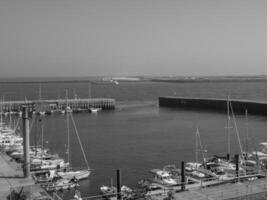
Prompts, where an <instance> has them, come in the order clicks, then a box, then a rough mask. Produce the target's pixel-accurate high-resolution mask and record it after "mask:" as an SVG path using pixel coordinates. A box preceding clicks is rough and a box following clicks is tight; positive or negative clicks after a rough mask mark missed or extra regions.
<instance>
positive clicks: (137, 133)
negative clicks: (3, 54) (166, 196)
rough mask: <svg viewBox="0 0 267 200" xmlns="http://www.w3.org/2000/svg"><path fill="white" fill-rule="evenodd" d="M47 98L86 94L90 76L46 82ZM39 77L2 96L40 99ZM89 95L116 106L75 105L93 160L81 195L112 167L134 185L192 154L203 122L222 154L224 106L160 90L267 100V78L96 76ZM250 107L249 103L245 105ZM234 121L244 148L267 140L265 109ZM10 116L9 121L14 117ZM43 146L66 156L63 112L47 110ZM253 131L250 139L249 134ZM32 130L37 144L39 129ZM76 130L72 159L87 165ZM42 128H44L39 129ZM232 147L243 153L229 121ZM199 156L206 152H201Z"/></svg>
mask: <svg viewBox="0 0 267 200" xmlns="http://www.w3.org/2000/svg"><path fill="white" fill-rule="evenodd" d="M41 87H42V94H41V98H43V99H56V98H65V90H66V89H67V90H68V91H69V98H73V97H75V96H76V97H77V98H79V97H80V98H85V97H88V95H89V92H88V91H89V86H88V84H87V83H47V84H42V86H41ZM39 88H40V85H39V84H30V83H27V84H0V96H4V97H5V100H23V99H25V97H26V98H27V99H38V98H39V97H40V96H39ZM90 90H91V92H90V93H91V97H96V98H97V97H101V98H115V99H116V109H115V110H112V111H102V112H99V113H97V114H93V113H77V114H76V113H73V117H74V120H75V122H76V126H77V128H78V132H79V135H80V137H81V141H82V143H83V145H84V150H85V152H86V156H87V159H88V161H89V165H90V167H91V168H92V169H93V171H92V174H91V175H90V177H89V179H88V180H85V181H81V182H80V185H81V187H80V189H81V193H82V196H90V195H97V194H99V187H100V186H101V185H103V184H105V185H110V182H111V179H113V182H114V184H115V180H116V179H115V170H116V169H121V170H122V184H123V185H127V186H129V187H136V186H137V182H138V180H139V179H141V178H144V177H145V176H148V175H149V173H148V171H149V170H150V169H153V168H162V167H163V166H164V165H168V164H175V165H176V166H177V167H180V162H181V161H182V160H183V161H194V160H195V149H194V146H195V132H196V128H197V127H198V128H199V131H200V135H201V140H202V143H203V146H204V148H205V149H206V150H207V152H208V155H215V154H217V155H225V154H226V151H227V134H226V129H225V127H226V120H227V117H226V112H205V111H196V110H183V109H174V108H160V107H158V101H157V100H158V97H159V96H168V95H171V96H186V97H218V98H226V97H227V95H229V96H230V97H231V98H237V99H249V100H266V97H267V82H229V83H219V82H215V83H157V82H121V83H120V84H119V85H114V84H92V85H91V87H90ZM248 112H249V111H248ZM236 118H237V126H238V130H239V132H240V135H241V138H242V142H243V148H244V149H245V148H246V147H247V146H248V148H249V150H255V149H256V148H257V144H258V143H259V142H265V141H267V137H266V130H267V124H266V120H267V117H265V116H254V115H249V116H248V125H247V123H246V120H245V117H244V116H243V115H237V116H236ZM9 120H10V118H9V117H6V118H5V121H6V122H7V123H9ZM39 123H40V124H43V128H44V132H43V133H44V141H45V147H47V148H49V149H50V150H51V151H52V152H55V153H58V154H59V155H60V156H61V157H66V154H65V153H66V143H67V136H66V132H67V128H66V116H64V115H56V114H55V115H48V116H44V117H43V119H42V123H41V122H39ZM247 128H248V135H249V140H248V141H249V142H248V145H245V138H246V135H247ZM35 131H37V132H40V130H35V129H34V128H33V129H32V131H31V139H32V141H31V142H32V144H33V141H34V132H35ZM70 133H71V145H70V152H71V165H72V167H73V168H81V167H85V163H84V161H83V156H82V152H81V149H80V146H79V143H78V140H77V137H76V135H75V132H74V128H73V126H71V128H70ZM38 134H40V133H38ZM231 138H232V139H231V153H232V154H236V153H240V149H239V145H238V142H237V137H236V133H235V130H234V128H233V129H231ZM199 159H201V158H199Z"/></svg>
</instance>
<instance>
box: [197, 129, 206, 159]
mask: <svg viewBox="0 0 267 200" xmlns="http://www.w3.org/2000/svg"><path fill="white" fill-rule="evenodd" d="M197 136H198V142H199V146H200V151H201V154H202V157H203V161H204V162H205V161H206V158H205V155H204V151H205V150H204V149H203V146H202V142H201V138H200V134H199V129H198V128H197Z"/></svg>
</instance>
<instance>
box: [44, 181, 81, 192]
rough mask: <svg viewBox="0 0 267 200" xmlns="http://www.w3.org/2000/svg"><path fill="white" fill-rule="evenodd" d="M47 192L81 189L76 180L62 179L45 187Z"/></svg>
mask: <svg viewBox="0 0 267 200" xmlns="http://www.w3.org/2000/svg"><path fill="white" fill-rule="evenodd" d="M43 187H44V189H45V190H46V191H47V192H52V191H58V190H67V189H71V188H76V187H79V184H78V183H77V182H76V181H74V180H67V179H60V180H57V181H56V182H52V183H48V184H44V185H43Z"/></svg>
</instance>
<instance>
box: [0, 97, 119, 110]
mask: <svg viewBox="0 0 267 200" xmlns="http://www.w3.org/2000/svg"><path fill="white" fill-rule="evenodd" d="M0 106H1V108H2V112H10V111H13V112H19V111H22V107H23V106H27V107H28V108H29V110H31V111H40V110H45V111H51V110H59V109H66V107H67V106H68V107H70V108H71V109H73V110H85V109H88V108H101V109H102V110H112V109H115V99H110V98H83V99H80V98H79V99H78V98H77V99H49V100H26V101H4V102H0Z"/></svg>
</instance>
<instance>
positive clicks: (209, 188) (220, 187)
mask: <svg viewBox="0 0 267 200" xmlns="http://www.w3.org/2000/svg"><path fill="white" fill-rule="evenodd" d="M224 103H225V102H224ZM151 106H152V107H151ZM149 107H150V108H149ZM149 107H148V108H149V109H151V108H152V110H153V109H154V106H153V105H149ZM225 107H226V106H225V105H224V108H225ZM118 109H119V110H120V109H121V108H120V106H118ZM127 109H128V108H127ZM138 109H141V110H142V106H141V107H140V108H138ZM146 109H147V108H146ZM141 110H140V111H141ZM152 110H150V111H149V112H151V111H152ZM153 112H154V111H153ZM153 112H152V113H151V114H152V116H154V117H155V116H157V115H158V114H157V113H153ZM165 112H166V113H165ZM174 112H177V111H174ZM180 112H181V111H180ZM183 112H188V111H183ZM189 112H190V111H189ZM115 113H116V112H115ZM118 114H120V112H119V113H118ZM121 114H122V113H121ZM151 114H150V115H151ZM162 114H163V115H166V116H167V115H169V114H170V113H169V111H167V110H166V111H165V109H163V110H161V115H162ZM70 115H72V114H71V113H68V112H67V113H66V115H65V116H61V115H53V116H46V117H45V119H46V120H53V119H60V118H62V117H63V118H65V117H66V116H70ZM150 115H149V116H150ZM212 115H214V114H212ZM75 116H76V118H77V117H78V118H79V115H75ZM80 116H83V113H81V114H80ZM89 116H90V115H89ZM92 116H93V115H92ZM101 116H102V117H105V114H103V115H98V117H101ZM36 117H37V116H36ZM39 117H40V118H44V117H42V116H39ZM3 119H4V120H5V121H7V122H8V121H9V117H5V116H3ZM70 120H72V119H71V118H70ZM51 128H53V127H51ZM76 128H77V127H76ZM121 128H123V127H121ZM78 129H79V128H78ZM2 130H3V131H4V132H8V131H7V130H8V129H2ZM33 130H34V129H33ZM51 130H53V129H51ZM11 132H12V131H11ZM64 132H65V131H64ZM198 134H199V133H198ZM42 137H43V136H42ZM199 137H200V136H199ZM31 138H33V136H32V137H31ZM202 142H203V141H202ZM193 143H194V142H193ZM198 145H199V147H198V148H200V146H202V145H203V144H201V145H200V144H198ZM263 146H264V145H263ZM71 149H72V148H71ZM233 150H234V151H235V152H236V150H238V148H237V149H235V147H233ZM85 151H86V149H85ZM209 151H211V150H209ZM29 152H30V155H31V157H32V156H33V155H35V159H34V160H32V161H34V163H35V165H36V166H38V163H39V161H38V159H40V158H41V159H45V160H46V161H45V160H44V161H43V163H45V162H48V163H50V164H48V166H49V168H47V169H46V168H43V169H38V168H36V169H35V170H34V169H33V168H32V169H31V171H32V172H31V174H32V175H33V177H34V178H33V179H32V182H30V184H29V185H31V188H34V187H37V186H34V185H35V184H34V182H36V183H37V182H39V183H38V184H37V185H39V189H32V191H39V190H46V191H47V192H52V194H50V195H49V198H61V199H71V197H68V198H67V197H65V196H60V195H59V196H58V192H59V191H63V190H65V189H67V190H70V189H71V188H73V189H71V190H76V189H75V188H81V189H82V191H83V190H84V189H83V181H81V182H80V181H79V179H80V178H79V177H77V179H78V182H77V183H75V182H68V181H66V180H67V179H68V178H67V177H70V179H69V180H71V179H72V178H73V177H74V175H72V174H75V172H71V171H70V172H69V173H65V172H64V169H65V168H64V167H63V165H62V167H63V168H62V170H59V171H58V172H56V174H57V176H61V177H64V179H62V181H61V182H54V183H56V185H53V184H54V183H53V182H52V180H53V179H54V175H53V174H54V173H53V172H52V171H53V170H54V169H56V168H57V166H58V164H55V165H54V166H55V168H53V164H52V163H51V161H49V160H55V162H62V161H63V160H58V161H56V160H57V159H59V158H55V157H54V156H52V155H51V156H50V154H49V153H48V151H47V150H42V149H39V148H36V147H35V148H34V147H33V148H31V149H30V151H29ZM31 152H32V153H31ZM201 152H202V151H200V150H199V156H200V157H201ZM12 153H13V154H12ZM12 153H11V151H10V150H9V152H8V155H6V156H11V155H12V156H13V157H14V156H15V157H14V158H15V160H16V159H18V158H20V156H21V155H20V154H14V152H12ZM214 153H218V152H216V151H214ZM36 156H37V157H36ZM258 156H261V159H262V158H264V157H265V154H264V153H262V154H260V150H258ZM222 157H223V158H224V159H226V158H227V155H225V156H222ZM7 158H8V157H7ZM240 158H241V157H240ZM8 159H10V158H8ZM20 159H21V158H20ZM253 159H255V156H254V158H253ZM167 160H169V162H170V161H171V160H172V159H171V157H169V158H166V161H167ZM193 160H194V156H191V158H188V160H187V162H185V166H184V170H185V171H184V175H185V177H184V178H183V177H182V174H183V172H182V169H183V167H181V168H180V169H179V168H178V169H177V168H176V167H173V166H168V167H164V169H163V170H161V169H157V170H151V172H152V174H155V173H156V174H157V176H158V178H157V181H155V179H154V178H150V179H148V182H147V183H146V185H144V186H142V188H143V187H144V188H147V187H149V188H150V189H149V190H148V191H146V192H144V189H141V190H140V188H138V187H137V186H135V187H133V185H131V184H130V187H129V188H128V187H127V186H128V184H127V180H126V182H125V177H124V176H123V177H121V178H122V179H123V182H122V183H123V186H124V187H122V183H121V182H119V185H118V183H117V187H116V188H120V191H118V190H117V189H116V188H115V189H113V190H112V189H111V190H110V189H109V188H108V187H109V186H105V185H102V186H103V187H102V189H101V187H98V192H101V191H103V192H104V193H103V195H104V196H105V198H111V199H114V198H121V197H122V198H123V199H144V198H145V199H155V200H156V199H159V200H163V199H165V198H174V199H237V198H251V199H254V198H256V197H259V198H261V197H263V196H264V195H265V194H266V191H265V188H266V186H265V185H266V182H267V180H266V172H265V170H264V169H262V168H261V169H259V168H258V167H256V168H254V170H255V171H253V170H252V171H251V169H250V171H251V172H250V173H249V174H243V172H242V170H241V171H240V172H239V175H238V177H237V175H236V166H237V164H236V163H235V161H234V157H233V154H232V161H231V162H232V164H231V165H233V166H232V168H231V170H232V172H231V175H230V176H229V177H228V178H219V176H218V175H215V174H214V173H213V172H210V171H209V170H207V169H205V168H204V166H205V165H204V166H201V162H199V164H197V165H196V164H194V162H192V161H193ZM53 162H54V161H53ZM91 162H92V161H90V163H91ZM190 162H192V163H191V164H190ZM212 162H214V159H212ZM217 162H218V161H217ZM224 162H225V163H226V162H227V161H224ZM253 162H254V161H253ZM253 162H252V161H251V163H253ZM14 163H15V162H14ZM63 163H64V161H63ZM92 163H93V162H92ZM221 163H222V161H220V165H221ZM206 165H207V164H206ZM209 165H210V166H212V165H214V164H209ZM224 165H225V164H224ZM240 165H241V164H240ZM120 166H121V165H118V167H120ZM153 166H154V167H156V166H158V165H157V164H156V163H154V164H153ZM177 166H178V165H177ZM196 166H198V167H197V170H195V167H196ZM158 167H159V166H158ZM18 168H20V167H18ZM67 168H68V166H66V169H67ZM240 169H241V168H240ZM48 170H50V172H49V175H48V176H47V175H46V173H47V172H48ZM51 170H52V171H51ZM125 170H126V171H127V169H125V168H124V167H123V169H122V174H124V171H125ZM168 170H170V171H171V172H172V175H171V174H169V172H170V171H169V172H168ZM94 171H95V172H94ZM94 171H92V173H97V172H98V169H95V170H94ZM112 171H115V169H113V170H112ZM238 171H239V170H238ZM77 172H81V173H83V172H82V170H81V171H77ZM37 174H38V176H39V177H40V178H37V176H36V175H37ZM144 174H146V172H145V171H144ZM174 174H176V175H175V177H172V176H174ZM93 176H94V175H93ZM220 177H222V176H221V175H220ZM92 178H93V177H92ZM137 178H138V179H139V180H140V179H141V178H142V175H141V176H140V175H139V176H138V177H137ZM206 178H207V179H208V180H205V179H206ZM81 179H82V177H81ZM89 179H91V175H90V177H89ZM47 180H48V181H49V184H45V182H46V181H47ZM54 180H56V179H54ZM59 180H60V179H59ZM161 180H164V184H163V183H162V182H161ZM183 180H184V181H183ZM185 181H186V183H185V184H183V182H185ZM124 182H125V183H126V185H127V186H125V185H124V184H125V183H124ZM137 182H138V181H136V183H137ZM102 184H103V182H102ZM40 186H42V187H40ZM104 186H105V187H104ZM125 187H126V188H127V190H126V189H125ZM111 188H112V187H111ZM125 190H126V191H127V192H126V193H125ZM18 191H19V190H18ZM105 191H106V192H107V193H106V192H105ZM130 191H131V192H130ZM218 191H220V193H218ZM53 192H56V193H53ZM39 193H43V192H42V191H41V192H39ZM124 193H125V194H124ZM95 194H96V193H95ZM118 194H121V195H122V196H121V197H117V195H118ZM93 196H94V195H93ZM88 197H90V196H88V195H82V199H88ZM102 197H103V196H102V195H100V196H98V197H96V199H101V198H102ZM36 199H38V198H36Z"/></svg>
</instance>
